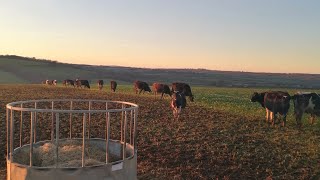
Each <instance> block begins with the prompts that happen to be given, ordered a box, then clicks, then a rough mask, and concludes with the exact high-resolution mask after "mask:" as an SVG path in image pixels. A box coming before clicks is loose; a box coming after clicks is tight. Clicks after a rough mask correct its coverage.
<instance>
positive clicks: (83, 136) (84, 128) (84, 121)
mask: <svg viewBox="0 0 320 180" xmlns="http://www.w3.org/2000/svg"><path fill="white" fill-rule="evenodd" d="M82 126H83V129H82V167H84V166H85V160H84V159H85V156H84V155H85V145H86V139H85V138H86V113H83V125H82Z"/></svg>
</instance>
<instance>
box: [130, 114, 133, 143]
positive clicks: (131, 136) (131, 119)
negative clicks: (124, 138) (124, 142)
mask: <svg viewBox="0 0 320 180" xmlns="http://www.w3.org/2000/svg"><path fill="white" fill-rule="evenodd" d="M132 121H133V110H131V111H130V144H131V145H132V141H133V139H132V138H133V135H132V124H133V122H132Z"/></svg>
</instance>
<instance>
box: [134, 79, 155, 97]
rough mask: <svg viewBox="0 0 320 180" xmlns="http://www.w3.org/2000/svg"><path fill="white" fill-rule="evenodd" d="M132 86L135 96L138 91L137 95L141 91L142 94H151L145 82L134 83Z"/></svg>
mask: <svg viewBox="0 0 320 180" xmlns="http://www.w3.org/2000/svg"><path fill="white" fill-rule="evenodd" d="M133 86H134V90H135V92H136V94H138V91H139V94H140V93H141V91H143V93H144V92H145V91H148V92H151V89H150V87H149V85H148V83H146V82H143V81H134V83H133Z"/></svg>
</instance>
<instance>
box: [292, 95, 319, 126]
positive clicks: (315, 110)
mask: <svg viewBox="0 0 320 180" xmlns="http://www.w3.org/2000/svg"><path fill="white" fill-rule="evenodd" d="M292 99H293V104H294V115H295V118H296V122H297V125H298V126H300V127H301V125H302V122H301V119H302V115H303V113H308V114H311V118H310V123H311V124H313V123H314V119H315V116H320V96H319V94H317V93H301V92H299V93H296V94H295V95H293V96H292Z"/></svg>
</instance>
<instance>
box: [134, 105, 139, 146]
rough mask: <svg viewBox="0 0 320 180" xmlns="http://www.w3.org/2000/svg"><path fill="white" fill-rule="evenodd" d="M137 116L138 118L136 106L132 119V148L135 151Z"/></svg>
mask: <svg viewBox="0 0 320 180" xmlns="http://www.w3.org/2000/svg"><path fill="white" fill-rule="evenodd" d="M137 118H138V107H137V109H135V110H134V119H133V148H134V151H135V152H136V150H137Z"/></svg>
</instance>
